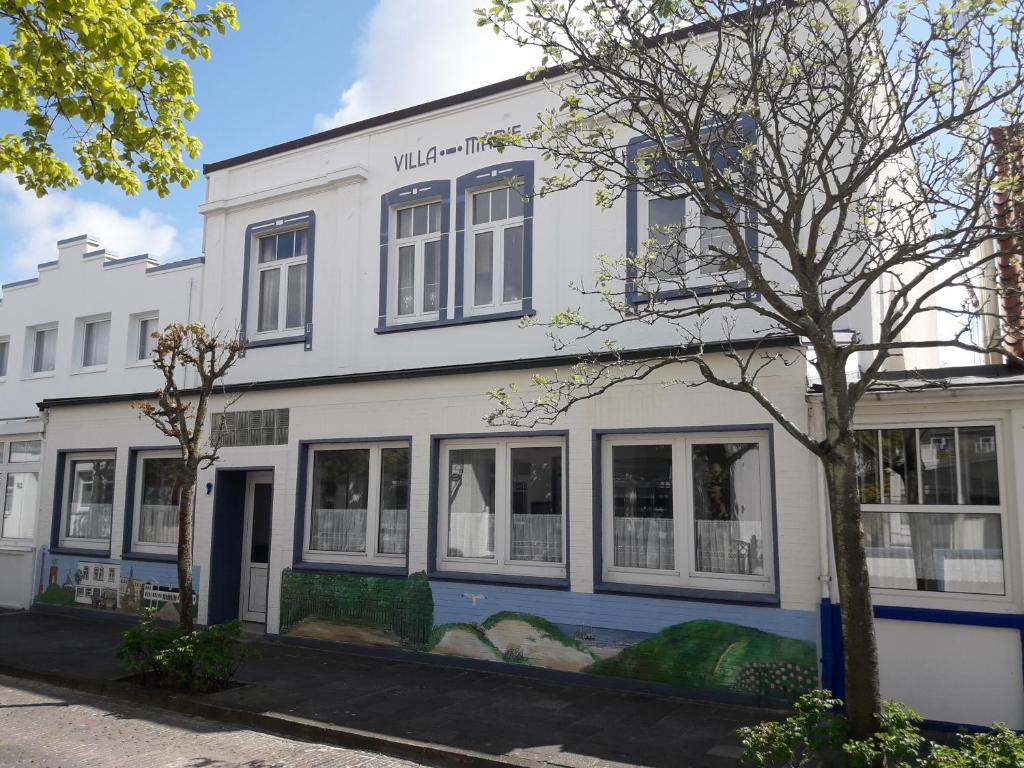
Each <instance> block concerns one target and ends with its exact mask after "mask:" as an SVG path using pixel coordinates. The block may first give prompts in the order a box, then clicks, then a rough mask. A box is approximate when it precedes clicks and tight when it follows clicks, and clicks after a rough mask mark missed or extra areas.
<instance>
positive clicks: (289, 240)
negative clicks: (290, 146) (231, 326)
mask: <svg viewBox="0 0 1024 768" xmlns="http://www.w3.org/2000/svg"><path fill="white" fill-rule="evenodd" d="M315 230H316V215H315V214H314V213H313V212H312V211H307V212H305V213H300V214H295V215H292V216H286V217H283V218H280V219H272V220H270V221H262V222H258V223H255V224H250V225H249V226H248V227H246V230H245V265H244V275H245V277H244V281H245V284H244V287H243V291H242V319H241V324H240V325H241V328H240V330H241V336H242V338H243V339H245V340H246V341H247V343H248V344H249V346H251V347H259V346H266V345H273V344H290V343H304V344H305V348H306V349H312V348H313V346H312V334H313V311H312V309H313V307H312V297H313V290H312V286H313V251H314V250H315V241H316V237H315V234H316V233H315Z"/></svg>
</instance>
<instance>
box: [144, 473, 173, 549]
mask: <svg viewBox="0 0 1024 768" xmlns="http://www.w3.org/2000/svg"><path fill="white" fill-rule="evenodd" d="M181 469H182V464H181V460H180V459H176V458H159V459H143V461H142V499H141V504H140V505H139V524H138V528H137V529H136V532H137V535H136V537H137V539H138V540H139V542H141V543H143V544H177V542H178V504H179V502H180V501H181V485H182V475H181Z"/></svg>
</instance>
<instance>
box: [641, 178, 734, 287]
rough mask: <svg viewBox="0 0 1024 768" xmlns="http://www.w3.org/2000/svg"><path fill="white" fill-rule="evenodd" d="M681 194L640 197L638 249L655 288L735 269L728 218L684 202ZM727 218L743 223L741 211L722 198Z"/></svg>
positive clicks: (692, 282)
mask: <svg viewBox="0 0 1024 768" xmlns="http://www.w3.org/2000/svg"><path fill="white" fill-rule="evenodd" d="M687 202H688V201H687V199H686V198H684V197H651V198H647V200H646V225H645V226H644V225H643V224H642V225H641V226H642V228H643V229H644V230H645V232H646V239H645V240H644V242H643V244H642V248H641V253H646V255H647V258H648V263H649V265H650V266H649V267H648V269H647V274H648V277H649V278H654V281H655V282H657V283H658V284H659V286H658V287H659V289H672V288H678V287H681V286H683V285H687V286H691V285H700V284H706V283H708V282H709V281H713V279H714V278H715V276H721V275H724V274H726V273H729V272H734V271H735V261H734V259H731V258H730V256H729V254H730V253H735V250H736V247H735V243H734V241H733V237H732V232H731V230H730V228H729V221H728V220H727V219H726V218H721V217H719V216H716V215H714V214H712V213H708V212H704V211H701V210H700V208H699V206H697V205H696V204H695V203H692V201H690V202H691V204H690V205H687ZM723 206H724V207H725V210H727V211H728V212H729V213H728V218H732V219H733V221H735V222H736V224H737V226H739V227H741V228H744V230H745V227H746V217H745V215H744V212H743V210H742V209H741V208H739V207H738V206H735V205H732V204H731V203H723Z"/></svg>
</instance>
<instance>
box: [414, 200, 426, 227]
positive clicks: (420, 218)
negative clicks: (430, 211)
mask: <svg viewBox="0 0 1024 768" xmlns="http://www.w3.org/2000/svg"><path fill="white" fill-rule="evenodd" d="M412 233H413V234H414V235H425V234H427V206H426V205H425V204H424V205H417V206H416V207H415V208H413V209H412Z"/></svg>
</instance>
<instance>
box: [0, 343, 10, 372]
mask: <svg viewBox="0 0 1024 768" xmlns="http://www.w3.org/2000/svg"><path fill="white" fill-rule="evenodd" d="M10 348H11V345H10V343H9V342H6V341H0V376H6V375H7V350H9V349H10Z"/></svg>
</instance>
